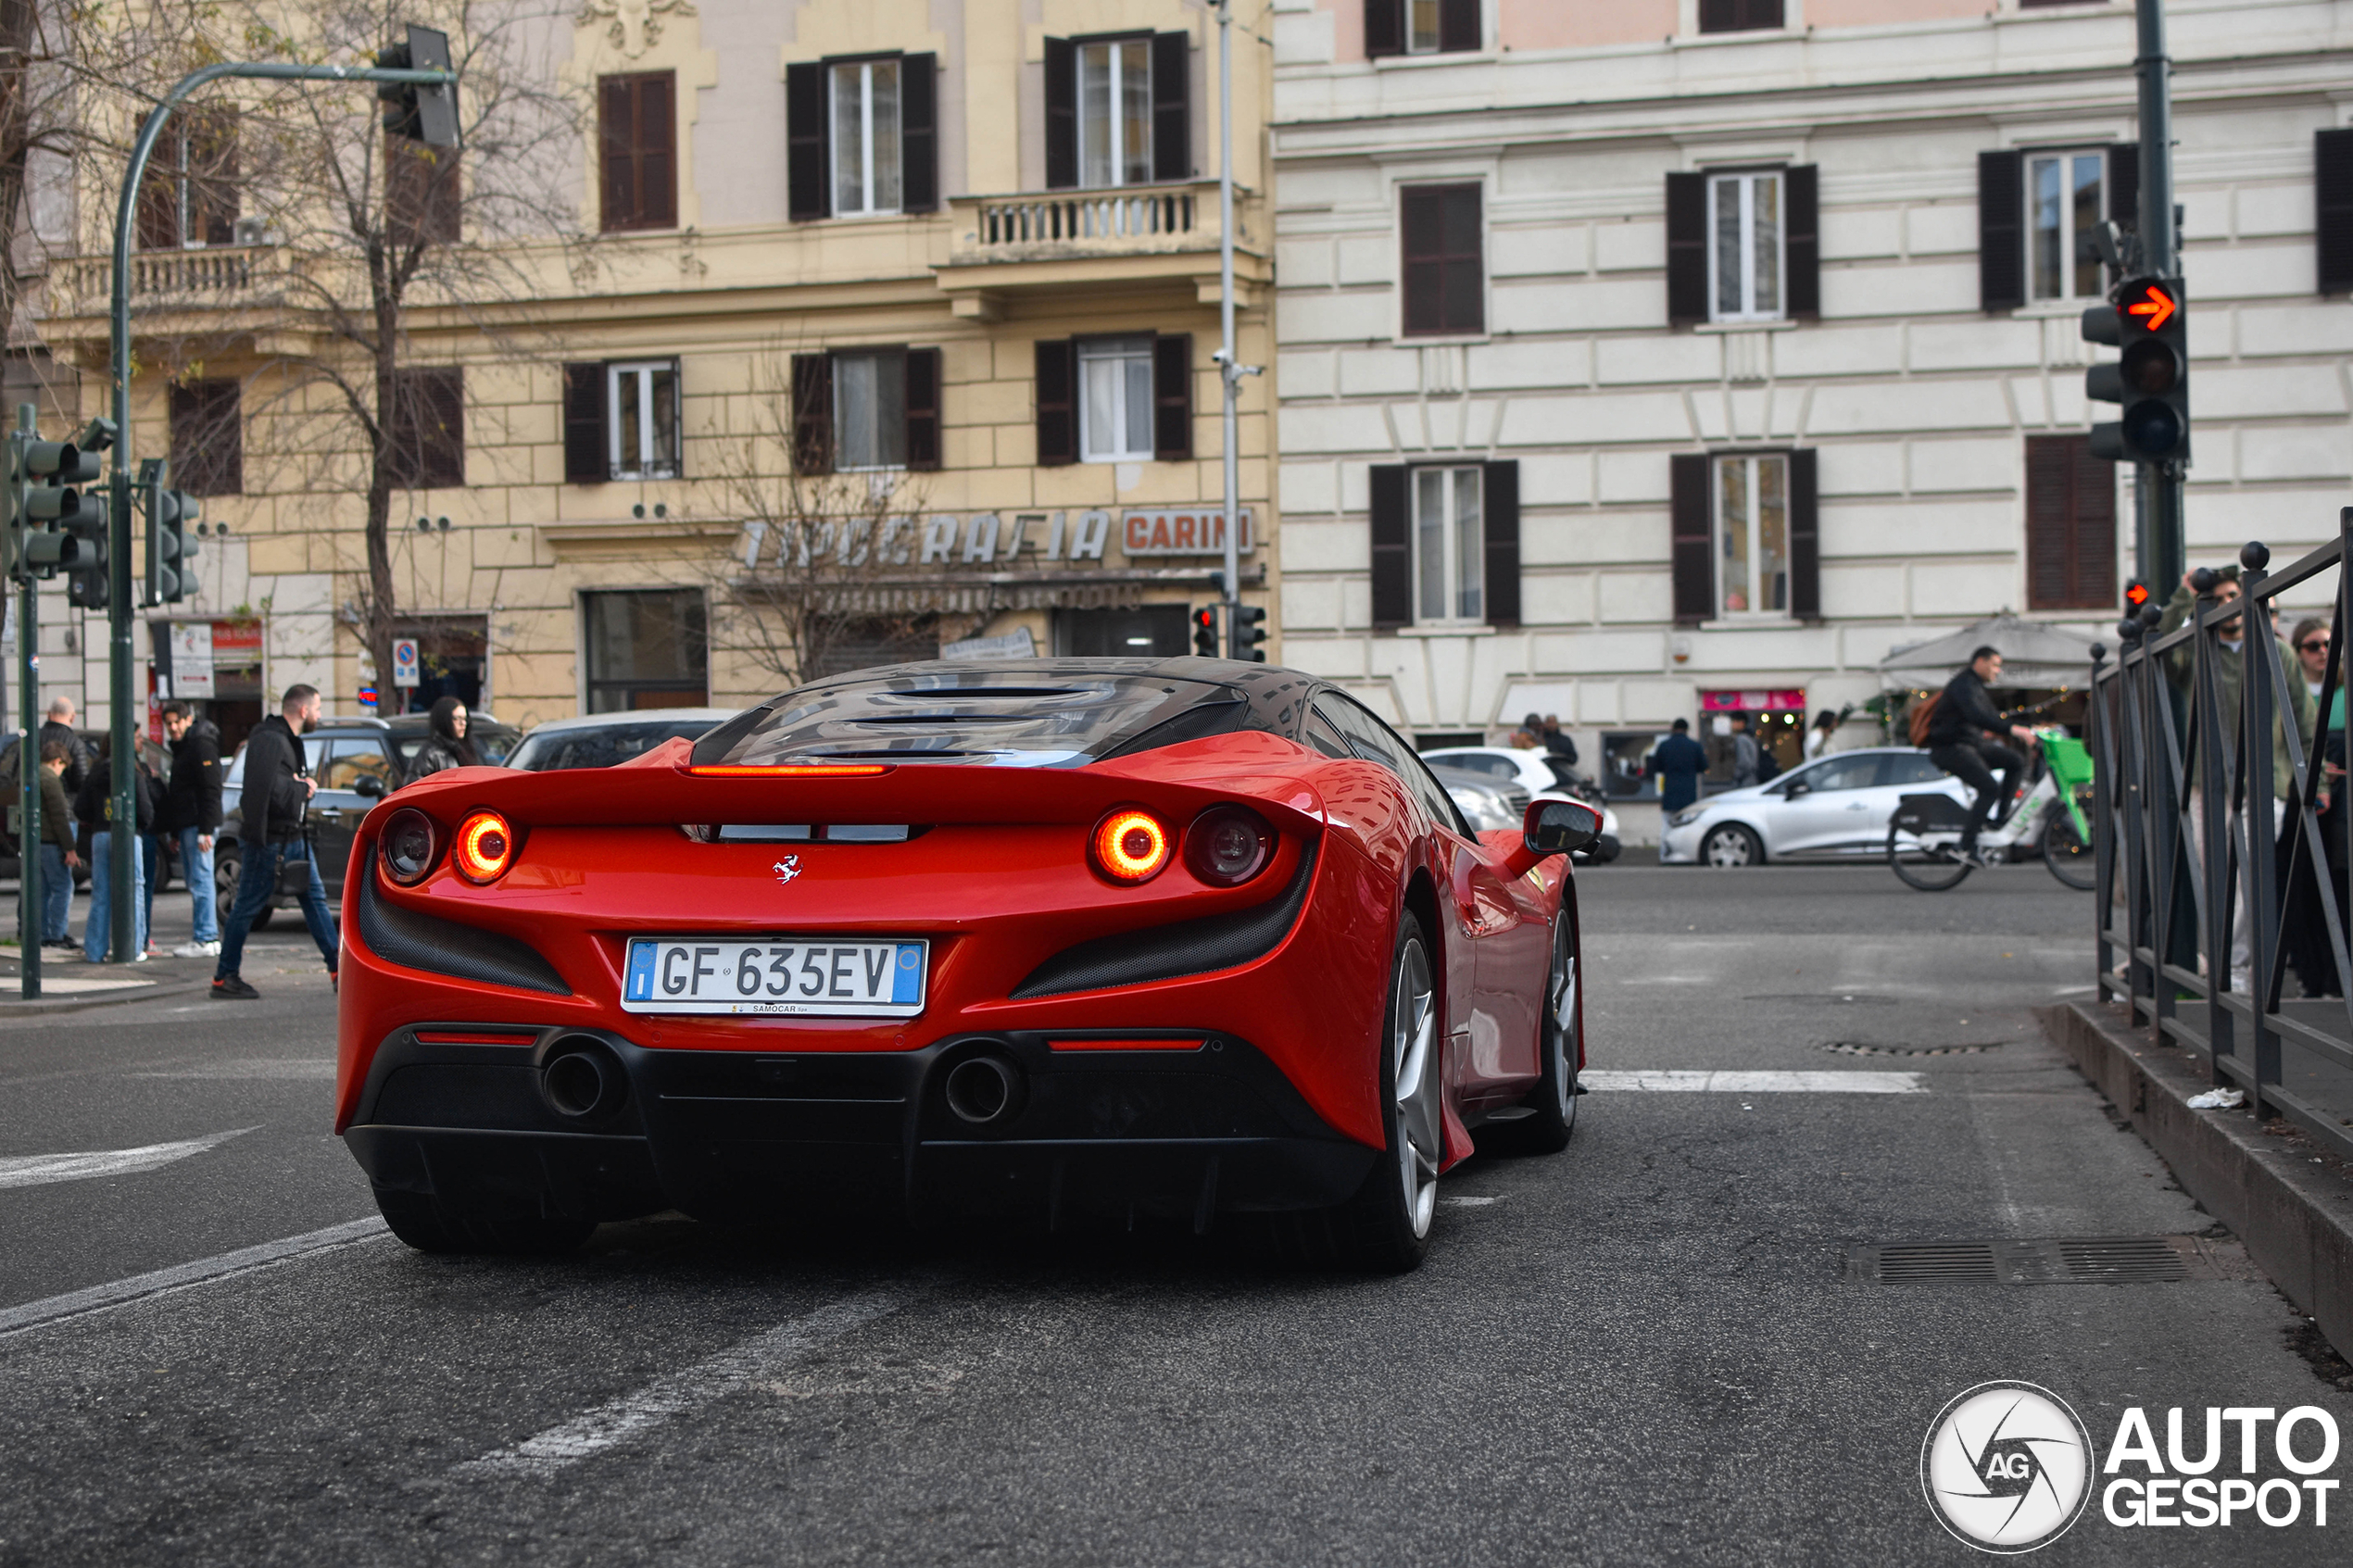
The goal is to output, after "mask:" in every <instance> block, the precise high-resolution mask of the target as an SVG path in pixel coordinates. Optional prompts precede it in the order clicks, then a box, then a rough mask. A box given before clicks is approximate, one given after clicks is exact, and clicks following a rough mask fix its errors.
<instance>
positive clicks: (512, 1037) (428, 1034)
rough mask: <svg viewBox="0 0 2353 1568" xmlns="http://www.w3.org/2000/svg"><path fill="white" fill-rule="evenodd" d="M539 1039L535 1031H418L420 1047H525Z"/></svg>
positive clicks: (537, 1032)
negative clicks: (505, 1032)
mask: <svg viewBox="0 0 2353 1568" xmlns="http://www.w3.org/2000/svg"><path fill="white" fill-rule="evenodd" d="M538 1038H539V1031H537V1030H536V1029H533V1030H528V1031H521V1032H517V1033H514V1034H501V1033H497V1032H495V1031H492V1030H488V1029H420V1030H418V1031H417V1044H419V1045H421V1046H527V1045H530V1044H531V1043H532V1042H533V1041H535V1040H536V1039H538Z"/></svg>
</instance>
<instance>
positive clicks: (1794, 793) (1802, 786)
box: [1781, 779, 1814, 800]
mask: <svg viewBox="0 0 2353 1568" xmlns="http://www.w3.org/2000/svg"><path fill="white" fill-rule="evenodd" d="M1781 793H1782V794H1783V795H1786V796H1788V797H1790V798H1791V799H1792V800H1794V799H1796V798H1797V797H1799V796H1801V795H1811V794H1813V793H1814V786H1813V785H1812V784H1807V783H1806V781H1805V780H1804V779H1792V780H1791V781H1790V782H1789V783H1787V784H1783V785H1782V786H1781Z"/></svg>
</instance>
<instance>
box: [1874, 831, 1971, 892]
mask: <svg viewBox="0 0 2353 1568" xmlns="http://www.w3.org/2000/svg"><path fill="white" fill-rule="evenodd" d="M1959 855H1960V835H1959V834H1952V835H1950V836H1949V837H1948V836H1946V835H1945V834H1934V835H1932V836H1931V837H1929V838H1926V839H1922V838H1920V837H1919V836H1917V835H1916V834H1908V833H1906V832H1905V831H1904V830H1903V829H1901V828H1889V829H1888V830H1887V863H1888V865H1889V866H1890V867H1891V868H1892V869H1893V870H1894V872H1895V874H1896V875H1897V876H1899V877H1901V878H1902V879H1903V880H1904V881H1906V882H1907V883H1909V884H1911V885H1912V886H1914V887H1917V888H1919V890H1920V891H1921V892H1923V893H1942V892H1944V890H1945V889H1947V888H1952V887H1958V886H1959V885H1960V884H1962V883H1964V882H1966V881H1968V880H1969V872H1970V871H1971V870H1972V869H1973V868H1972V867H1971V866H1970V865H1969V862H1968V861H1967V860H1964V859H1959Z"/></svg>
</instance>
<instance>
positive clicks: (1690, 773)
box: [1645, 719, 1707, 817]
mask: <svg viewBox="0 0 2353 1568" xmlns="http://www.w3.org/2000/svg"><path fill="white" fill-rule="evenodd" d="M1645 768H1646V771H1648V772H1649V773H1650V775H1651V777H1653V778H1655V779H1656V780H1657V781H1658V805H1659V809H1660V810H1661V811H1663V812H1665V813H1666V814H1667V816H1670V817H1671V816H1673V815H1674V814H1675V813H1676V812H1678V811H1680V810H1681V809H1683V808H1684V807H1686V806H1689V805H1690V804H1691V803H1692V801H1694V800H1697V799H1698V798H1699V776H1700V774H1702V773H1704V772H1705V771H1707V748H1706V747H1705V746H1702V745H1700V743H1699V742H1697V741H1695V740H1693V739H1692V721H1690V720H1689V719H1678V720H1676V721H1675V727H1674V729H1673V730H1672V732H1670V733H1669V734H1667V738H1666V739H1664V740H1662V741H1660V742H1659V743H1658V744H1657V745H1656V746H1653V747H1652V748H1651V754H1650V759H1649V761H1648V762H1647V763H1646V764H1645Z"/></svg>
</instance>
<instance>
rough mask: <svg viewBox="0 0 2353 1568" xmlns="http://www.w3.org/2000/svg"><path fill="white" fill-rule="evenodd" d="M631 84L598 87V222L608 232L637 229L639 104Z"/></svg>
mask: <svg viewBox="0 0 2353 1568" xmlns="http://www.w3.org/2000/svg"><path fill="white" fill-rule="evenodd" d="M629 84H630V79H629V78H628V77H625V76H608V77H606V78H604V79H603V80H602V81H601V82H598V84H597V88H598V91H597V119H598V125H597V132H598V135H597V141H598V203H599V207H600V210H599V212H598V227H600V228H602V229H606V230H613V229H631V228H635V227H636V223H635V218H636V211H637V207H636V193H637V174H636V137H635V134H634V118H635V117H634V111H635V108H636V100H635V94H632V93H631V92H630V86H629Z"/></svg>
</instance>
